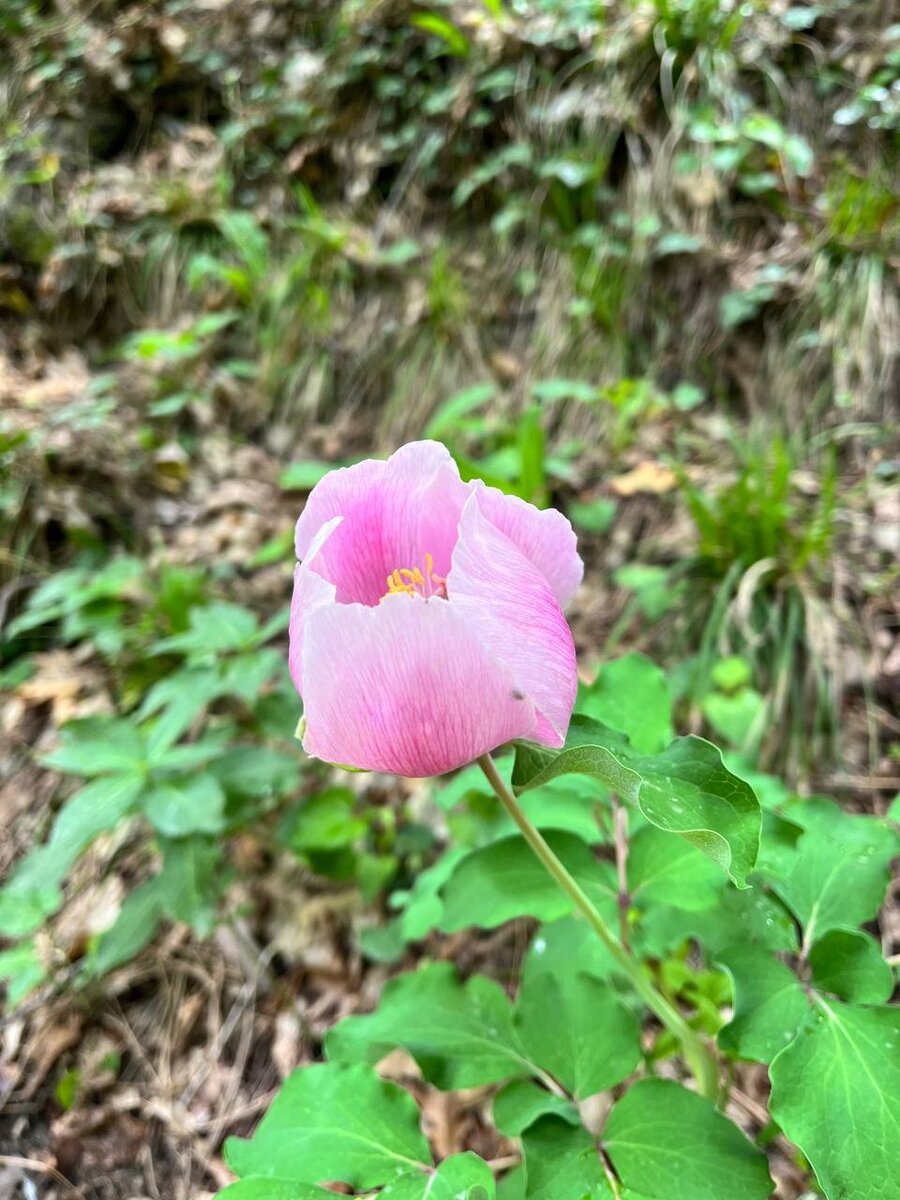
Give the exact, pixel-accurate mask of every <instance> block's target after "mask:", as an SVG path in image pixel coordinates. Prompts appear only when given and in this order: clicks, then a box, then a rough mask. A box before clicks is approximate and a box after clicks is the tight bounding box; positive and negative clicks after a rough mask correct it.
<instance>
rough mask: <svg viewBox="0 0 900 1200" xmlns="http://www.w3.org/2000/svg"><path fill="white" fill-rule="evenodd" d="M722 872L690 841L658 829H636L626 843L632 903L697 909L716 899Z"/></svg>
mask: <svg viewBox="0 0 900 1200" xmlns="http://www.w3.org/2000/svg"><path fill="white" fill-rule="evenodd" d="M722 882H723V880H722V873H721V871H720V870H719V869H718V867H717V866H716V865H715V863H712V862H710V860H709V859H708V858H707V857H706V855H705V854H703V853H702V852H701V851H700V850H698V849H697V848H696V847H695V846H692V845H691V844H690V842H686V841H683V840H680V841H676V840H675V839H674V838H671V837H669V836H668V835H667V834H665V833H663V832H662V830H660V829H655V828H654V827H653V826H646V827H645V828H644V829H639V830H638V831H637V833H636V834H635V835H634V836H633V837H632V838H631V839H630V841H629V844H628V886H629V889H630V892H631V897H632V899H633V900H634V901H635V903H637V904H639V905H641V906H642V907H645V906H647V905H648V904H649V905H652V904H655V903H659V904H670V905H672V906H673V907H674V908H679V909H685V910H687V911H689V912H696V911H698V910H701V909H704V908H711V907H712V906H713V905H714V904H716V903H718V900H719V897H720V895H721V893H722Z"/></svg>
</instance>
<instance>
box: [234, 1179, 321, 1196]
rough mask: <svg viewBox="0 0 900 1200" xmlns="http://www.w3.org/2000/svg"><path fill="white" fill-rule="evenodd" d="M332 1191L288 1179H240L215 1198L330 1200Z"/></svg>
mask: <svg viewBox="0 0 900 1200" xmlns="http://www.w3.org/2000/svg"><path fill="white" fill-rule="evenodd" d="M333 1197H334V1192H329V1191H327V1190H326V1189H325V1188H320V1187H316V1186H315V1184H312V1183H297V1182H292V1181H291V1180H290V1179H241V1180H240V1181H239V1182H238V1183H233V1184H231V1186H230V1187H227V1188H226V1189H225V1191H224V1192H219V1193H218V1195H217V1197H216V1200H332V1198H333Z"/></svg>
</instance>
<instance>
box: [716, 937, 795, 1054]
mask: <svg viewBox="0 0 900 1200" xmlns="http://www.w3.org/2000/svg"><path fill="white" fill-rule="evenodd" d="M718 958H719V960H720V961H721V962H722V963H723V964H724V966H725V967H726V968H727V970H728V973H729V975H730V976H731V979H732V982H733V985H734V1016H733V1017H732V1019H731V1021H730V1022H729V1023H728V1024H727V1025H726V1026H725V1027H724V1029H720V1030H719V1034H718V1039H717V1040H718V1043H719V1045H720V1046H721V1048H722V1049H723V1050H724V1051H725V1052H726V1053H727V1054H732V1055H734V1056H735V1057H738V1058H749V1059H754V1060H755V1061H756V1062H761V1063H768V1062H771V1061H772V1059H773V1058H774V1057H775V1055H776V1054H778V1053H779V1052H780V1051H782V1050H783V1049H784V1047H785V1045H786V1044H787V1043H788V1042H789V1041H790V1040H791V1038H792V1037H793V1036H794V1034H795V1033H796V1032H797V1029H798V1028H799V1027H800V1025H802V1024H803V1022H804V1021H805V1020H806V1018H807V1016H808V1014H809V1000H808V999H807V996H806V992H805V991H804V989H803V984H802V983H801V982H800V980H799V979H798V978H797V976H796V975H795V974H794V972H793V971H792V970H790V968H789V967H786V966H785V965H784V963H782V962H780V961H779V960H778V959H777V958H773V957H772V955H771V954H770V953H769V951H768V950H765V949H763V948H762V947H760V946H750V945H740V946H730V947H729V948H728V949H727V950H724V951H722V952H721V953H720V954H719V955H718Z"/></svg>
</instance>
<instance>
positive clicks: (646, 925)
mask: <svg viewBox="0 0 900 1200" xmlns="http://www.w3.org/2000/svg"><path fill="white" fill-rule="evenodd" d="M723 885H724V886H723V888H722V890H721V892H720V894H719V899H718V902H717V903H716V904H715V905H714V906H713V907H711V908H705V909H702V910H700V911H698V912H687V911H683V910H681V909H677V908H670V907H668V906H665V907H664V906H662V905H656V906H654V907H652V908H650V909H649V910H648V911H647V912H646V913H644V914H642V916H641V919H640V922H639V924H638V927H637V929H636V930H635V934H634V940H635V942H636V943H637V944H639V945H640V948H641V950H642V951H643V953H644V954H646V955H652V956H654V957H660V956H662V955H664V954H665V953H666V952H667V951H668V950H671V949H673V948H674V947H676V946H679V945H680V944H681V943H682V942H684V941H685V940H686V939H687V938H694V939H696V941H698V942H699V943H700V945H701V946H702V947H703V949H704V950H705V951H706V953H707V956H708V957H710V958H715V957H716V956H717V955H718V954H719V953H720V952H721V951H722V950H724V949H725V948H726V947H728V946H731V945H733V944H734V942H735V940H736V939H740V940H741V941H742V942H747V943H752V944H753V945H758V946H766V947H768V948H769V949H770V950H785V951H791V950H796V948H797V932H796V928H795V925H794V922H793V921H792V919H791V917H790V914H789V913H787V912H785V911H784V909H783V908H782V907H781V905H780V904H779V903H778V902H777V901H776V900H773V899H772V897H771V896H768V895H767V894H766V893H765V892H763V891H762V890H760V889H759V888H747V890H746V891H742V892H739V891H737V890H736V889H735V888H733V887H731V886H730V885H728V884H726V883H725V881H724V880H723Z"/></svg>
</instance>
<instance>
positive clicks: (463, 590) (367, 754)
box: [290, 442, 583, 776]
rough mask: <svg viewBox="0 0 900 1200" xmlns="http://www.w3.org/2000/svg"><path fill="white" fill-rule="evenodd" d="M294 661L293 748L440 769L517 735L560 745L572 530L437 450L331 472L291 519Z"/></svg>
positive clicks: (411, 768) (572, 584)
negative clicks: (299, 707) (296, 736)
mask: <svg viewBox="0 0 900 1200" xmlns="http://www.w3.org/2000/svg"><path fill="white" fill-rule="evenodd" d="M296 544H297V557H298V558H299V559H300V560H301V565H300V566H298V567H297V570H296V573H295V576H294V597H293V601H292V604H291V624H290V667H291V675H292V676H293V679H294V683H295V684H296V687H297V690H298V692H300V694H301V696H302V697H303V702H304V715H305V721H306V731H305V735H304V738H303V746H304V749H305V750H306V751H307V752H308V753H309V754H312V755H314V756H316V757H317V758H322V759H325V760H326V761H328V762H335V763H341V764H343V765H345V766H352V767H359V768H362V769H364V770H372V771H388V772H392V773H394V774H397V775H411V776H426V775H440V774H442V773H443V772H444V771H450V770H452V769H453V768H455V767H459V766H462V765H463V764H465V763H469V762H472V761H473V759H475V758H477V757H478V756H479V755H481V754H484V753H486V752H487V751H490V750H493V749H495V748H496V747H497V746H499V745H501V744H502V743H504V742H508V741H510V740H512V739H513V738H530V739H531V740H533V741H537V742H541V743H542V744H543V745H545V746H561V745H562V744H563V742H564V740H565V735H566V730H567V728H568V724H569V718H570V716H571V713H572V705H573V704H574V702H575V691H576V686H577V677H576V667H575V649H574V646H573V643H572V634H571V631H570V630H569V627H568V625H567V623H566V619H565V617H564V616H563V613H562V608H563V606H565V605H566V604H568V602H569V601H570V600H571V599H572V596H573V595H574V593H575V590H576V589H577V587H578V585H579V583H580V582H581V576H582V571H583V567H582V562H581V559H580V558H579V556H578V553H577V551H576V548H575V534H574V532H573V531H572V526H571V525H570V524H569V522H568V521H567V520H566V518H565V517H564V516H563V515H562V514H561V513H558V512H555V511H552V510H547V511H544V512H542V511H540V510H539V509H536V508H534V507H533V506H532V505H530V504H526V503H525V501H523V500H519V499H517V498H515V497H512V496H506V495H504V494H503V493H502V492H499V491H497V490H496V489H495V488H489V487H485V486H484V484H483V483H481V482H480V481H475V482H473V483H463V482H462V480H461V479H460V477H459V471H458V470H457V468H456V464H455V463H454V461H453V459H452V458H451V457H450V454H449V453H448V452H447V450H446V449H445V448H444V447H443V446H442V445H440V443H438V442H412V443H410V444H409V445H407V446H404V447H402V449H400V450H398V451H397V452H396V454H393V455H392V456H391V457H390V458H389V459H388V460H387V462H376V461H374V460H372V459H368V460H366V461H365V462H361V463H359V464H358V465H357V466H354V467H348V468H346V469H344V470H340V471H333V472H332V473H331V474H330V475H327V476H326V477H325V478H324V479H323V480H322V482H321V483H319V484H318V485H317V486H316V487H315V488H314V489H313V491H312V493H311V495H310V497H309V499H308V501H307V503H306V508H305V509H304V510H303V514H302V516H301V517H300V520H299V521H298V522H297V538H296Z"/></svg>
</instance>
